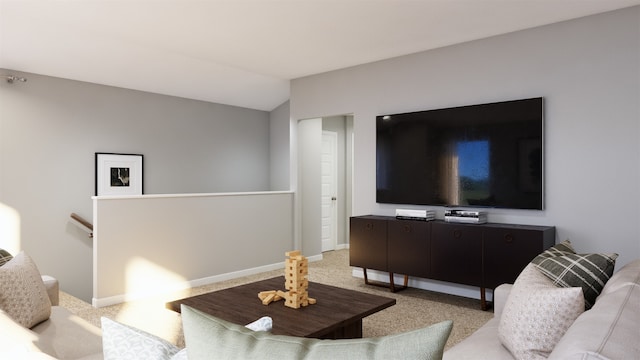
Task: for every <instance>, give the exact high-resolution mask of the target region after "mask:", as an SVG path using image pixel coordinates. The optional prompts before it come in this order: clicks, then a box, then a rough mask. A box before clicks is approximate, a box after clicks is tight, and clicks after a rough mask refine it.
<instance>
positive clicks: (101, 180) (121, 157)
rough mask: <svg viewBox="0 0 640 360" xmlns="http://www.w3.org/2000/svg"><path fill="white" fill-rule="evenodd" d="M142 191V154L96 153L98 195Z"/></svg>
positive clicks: (116, 194) (115, 194)
mask: <svg viewBox="0 0 640 360" xmlns="http://www.w3.org/2000/svg"><path fill="white" fill-rule="evenodd" d="M142 193H143V191H142V155H139V154H118V153H96V196H125V195H142Z"/></svg>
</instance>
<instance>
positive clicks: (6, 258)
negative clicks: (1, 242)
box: [0, 249, 13, 266]
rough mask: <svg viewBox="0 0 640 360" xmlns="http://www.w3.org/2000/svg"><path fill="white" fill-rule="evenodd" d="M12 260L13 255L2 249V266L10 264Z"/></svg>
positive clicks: (0, 262)
mask: <svg viewBox="0 0 640 360" xmlns="http://www.w3.org/2000/svg"><path fill="white" fill-rule="evenodd" d="M11 259H13V255H11V254H10V253H9V252H8V251H7V250H5V249H0V266H2V265H4V264H6V263H8V262H9V260H11Z"/></svg>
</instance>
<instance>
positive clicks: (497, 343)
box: [444, 259, 640, 360]
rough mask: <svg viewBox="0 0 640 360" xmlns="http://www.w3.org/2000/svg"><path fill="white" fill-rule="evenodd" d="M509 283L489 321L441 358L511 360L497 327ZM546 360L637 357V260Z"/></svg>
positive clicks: (639, 281) (639, 270)
mask: <svg viewBox="0 0 640 360" xmlns="http://www.w3.org/2000/svg"><path fill="white" fill-rule="evenodd" d="M512 288H513V285H510V284H504V285H501V286H499V287H498V288H497V289H496V290H495V292H494V317H493V319H491V320H490V321H489V322H487V323H486V324H485V325H484V326H483V327H481V328H480V329H478V330H477V331H476V332H475V333H473V334H472V335H471V336H470V337H468V338H466V339H465V340H463V341H462V342H460V343H458V344H457V345H456V346H454V347H452V348H451V349H449V350H448V351H446V352H445V354H444V359H446V360H465V359H469V360H471V359H473V360H477V359H492V360H500V359H515V357H514V356H513V355H512V354H511V352H510V351H509V350H508V349H507V348H506V347H505V346H504V345H503V344H502V342H501V340H500V337H499V334H498V328H499V326H500V320H501V316H502V314H503V310H504V306H505V304H506V302H507V299H508V297H509V293H510V292H511V290H512ZM548 359H563V360H571V359H576V360H577V359H581V360H587V359H598V360H605V359H611V360H614V359H620V360H626V359H640V259H638V260H635V261H633V262H631V263H628V264H627V265H626V266H624V267H623V268H622V269H620V270H619V271H618V272H616V273H615V274H614V275H613V276H612V277H611V279H610V280H609V281H608V282H607V283H606V285H605V286H604V288H603V290H602V292H601V293H600V295H599V296H598V298H597V300H596V302H595V304H594V305H593V307H592V308H591V309H589V310H587V311H585V312H583V313H582V314H581V315H580V316H578V318H577V319H576V320H575V321H574V322H573V324H572V325H571V326H570V327H569V329H568V330H567V331H566V332H565V333H564V336H562V338H561V339H560V341H559V342H558V343H557V345H555V347H554V348H553V351H552V352H551V353H550V354H549V357H548Z"/></svg>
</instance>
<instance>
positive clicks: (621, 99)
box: [290, 6, 640, 265]
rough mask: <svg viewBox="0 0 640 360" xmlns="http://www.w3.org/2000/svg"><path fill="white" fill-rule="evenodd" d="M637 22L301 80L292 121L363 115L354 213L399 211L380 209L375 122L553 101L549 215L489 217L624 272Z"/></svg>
mask: <svg viewBox="0 0 640 360" xmlns="http://www.w3.org/2000/svg"><path fill="white" fill-rule="evenodd" d="M639 18H640V7H637V6H636V7H633V8H628V9H623V10H619V11H615V12H611V13H605V14H600V15H595V16H590V17H586V18H582V19H577V20H572V21H567V22H563V23H558V24H552V25H548V26H544V27H539V28H535V29H530V30H525V31H520V32H515V33H511V34H506V35H502V36H496V37H492V38H488V39H483V40H478V41H473V42H469V43H464V44H460V45H455V46H449V47H445V48H440V49H436V50H432V51H426V52H422V53H418V54H414V55H409V56H403V57H399V58H394V59H389V60H385V61H380V62H376V63H372V64H367V65H362V66H356V67H352V68H348V69H343V70H338V71H333V72H328V73H325V74H320V75H316V76H309V77H305V78H300V79H296V80H294V81H292V84H291V100H290V104H291V118H292V124H294V125H295V124H297V121H298V120H299V119H307V118H313V117H322V116H326V115H331V114H347V113H353V114H354V175H353V192H354V195H353V215H364V214H382V215H392V214H393V211H394V209H395V208H396V206H394V205H382V204H376V202H375V179H376V177H375V168H376V165H375V116H376V115H379V114H383V113H398V112H408V111H416V110H425V109H435V108H442V107H449V106H456V105H468V104H477V103H484V102H492V101H502V100H510V99H519V98H527V97H534V96H544V97H545V102H546V114H545V115H546V119H545V121H546V139H545V141H546V163H545V171H546V210H544V211H518V210H491V211H489V220H490V221H492V222H504V223H516V224H517V223H522V224H541V225H555V226H556V227H557V237H558V240H563V239H565V238H569V239H571V240H572V242H573V243H574V245H575V247H576V249H577V250H578V251H579V252H596V251H599V252H616V253H619V254H620V257H619V258H618V265H623V264H625V263H627V262H629V261H630V260H632V259H634V258H638V257H640V186H639V185H640V145H639V144H640V125H639V124H640V121H639V119H640V105H639V104H640V101H639V100H640V27H639V26H638V20H639ZM319 94H321V96H319ZM292 151H296V150H295V149H293V150H292ZM304 191H305V193H303V194H302V196H305V195H306V193H307V192H311V193H313V192H315V191H318V190H317V189H304ZM403 207H404V206H403ZM434 209H435V210H437V213H438V215H439V216H440V217H442V216H443V212H444V209H443V208H437V207H436V208H434ZM315 211H318V212H319V208H318V209H315ZM310 216H313V217H315V218H317V219H319V218H320V216H319V215H310ZM318 221H319V220H318ZM305 236H306V237H308V238H318V239H319V237H320V235H319V233H317V234H316V233H309V234H305Z"/></svg>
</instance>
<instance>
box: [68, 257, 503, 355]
mask: <svg viewBox="0 0 640 360" xmlns="http://www.w3.org/2000/svg"><path fill="white" fill-rule="evenodd" d="M283 264H284V254H283ZM282 272H283V271H282V270H274V271H269V272H265V273H261V274H257V275H252V276H247V277H242V278H238V279H233V280H228V281H222V282H218V283H215V284H210V285H206V286H202V287H197V288H193V289H190V290H188V291H184V292H180V293H175V294H171V295H167V296H163V297H158V298H153V299H145V300H140V301H132V302H127V303H123V304H118V305H112V306H107V307H103V308H98V309H95V308H93V307H92V306H91V305H90V304H88V303H86V302H84V301H82V300H79V299H77V298H75V297H73V296H70V295H68V294H66V293H61V294H60V304H61V305H62V306H64V307H66V308H68V309H70V310H71V311H73V312H74V313H75V314H77V315H78V316H80V317H82V318H84V319H86V320H88V321H89V322H91V323H93V324H94V325H96V326H100V317H102V316H106V317H108V318H110V319H113V320H117V321H120V322H122V323H125V324H128V325H131V326H135V327H137V328H139V329H142V330H145V331H147V332H150V333H152V334H155V335H157V336H160V337H162V338H164V339H167V340H169V341H171V342H173V343H174V344H176V345H178V346H181V347H182V346H184V338H183V336H182V327H181V322H180V315H179V314H177V313H175V312H173V311H170V310H167V309H166V308H165V305H164V304H165V303H166V302H167V301H172V300H176V299H181V298H184V297H187V296H193V295H198V294H203V293H207V292H211V291H215V290H219V289H224V288H228V287H232V286H236V285H240V284H246V283H249V282H253V281H257V280H262V279H268V278H271V277H274V276H279V275H282ZM309 280H310V281H313V282H318V283H323V284H328V285H334V286H339V287H343V288H348V289H353V290H357V291H362V292H366V293H372V294H377V295H381V296H387V297H392V298H395V299H396V305H394V306H392V307H390V308H387V309H385V310H382V311H380V312H378V313H376V314H373V315H371V316H368V317H366V318H365V319H364V320H363V335H364V336H365V337H376V336H383V335H388V334H395V333H399V332H404V331H409V330H413V329H418V328H421V327H425V326H428V325H431V324H435V323H437V322H440V321H443V320H453V331H452V333H451V336H450V337H449V340H448V342H447V347H446V348H449V347H451V346H453V345H455V344H457V343H458V342H460V341H461V340H463V339H464V338H466V337H467V336H469V335H471V333H473V332H474V331H475V330H476V329H478V328H479V327H480V326H482V325H483V324H484V323H486V322H487V321H488V320H489V319H490V318H491V317H493V313H492V312H491V311H482V310H480V302H479V300H475V299H468V298H463V297H459V296H453V295H447V294H441V293H435V292H430V291H425V290H421V289H414V288H408V289H406V290H402V291H399V292H397V293H391V292H390V291H389V290H388V289H385V288H381V287H376V286H371V285H365V284H364V281H363V279H359V278H356V277H353V276H352V275H351V267H350V266H349V250H337V251H330V252H326V253H324V254H323V259H322V260H321V261H315V262H311V263H309ZM256 301H259V299H258V298H257V295H256Z"/></svg>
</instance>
